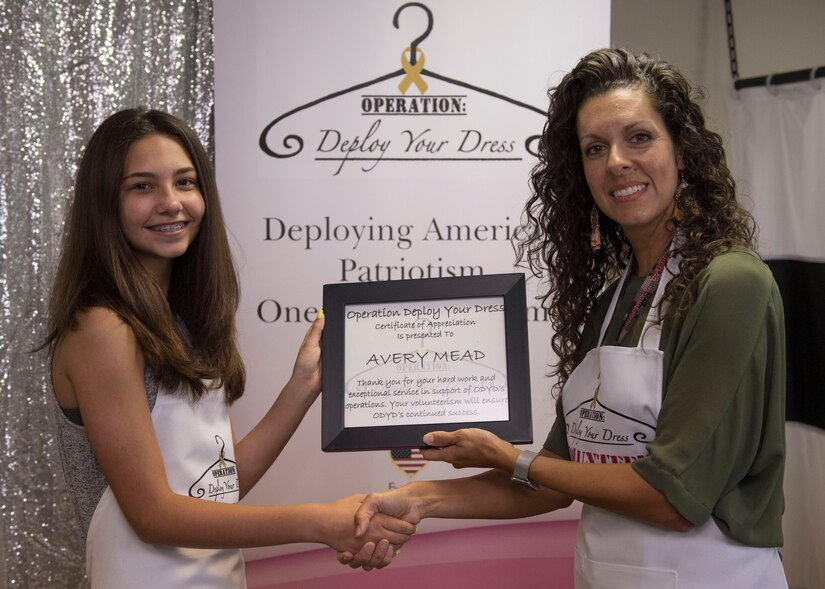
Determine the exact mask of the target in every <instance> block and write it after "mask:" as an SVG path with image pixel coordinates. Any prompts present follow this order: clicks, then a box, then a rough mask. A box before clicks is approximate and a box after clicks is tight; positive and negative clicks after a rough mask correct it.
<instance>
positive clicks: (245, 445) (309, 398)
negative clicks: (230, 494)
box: [235, 313, 324, 497]
mask: <svg viewBox="0 0 825 589" xmlns="http://www.w3.org/2000/svg"><path fill="white" fill-rule="evenodd" d="M323 330H324V316H323V313H319V314H318V317H317V318H316V319H315V321H314V322H313V323H312V325H311V326H310V328H309V330H308V331H307V333H306V336H305V337H304V341H303V343H302V344H301V348H300V349H299V350H298V357H297V358H296V360H295V366H294V367H293V369H292V376H291V378H290V379H289V382H287V384H286V386H285V387H284V388H283V390H282V391H281V394H280V395H278V398H277V399H275V402H274V403H273V404H272V407H270V409H269V411H267V413H266V415H264V417H263V419H261V421H259V422H258V424H257V425H256V426H255V427H254V428H253V429H252V430H251V431H250V432H249V433H248V434H247V435H246V436H244V437H243V439H242V440H241V441H239V442H238V443H237V444H236V445H235V462H236V463H237V465H238V479H239V483H240V490H241V497H243V496H244V495H246V493H248V492H249V490H250V489H252V487H254V486H255V484H256V483H257V482H258V481H259V480H260V478H261V477H262V476H263V475H264V473H265V472H266V471H267V470H268V469H269V467H270V466H272V463H273V462H275V459H276V458H278V456H279V455H280V454H281V451H282V450H283V449H284V447H285V446H286V444H287V442H289V440H290V438H292V434H294V433H295V430H297V429H298V426H299V425H300V423H301V420H302V419H303V418H304V416H305V415H306V413H307V411H309V408H310V407H311V406H312V404H313V403H314V402H315V399H317V398H318V394H319V393H320V392H321V334H322V333H323Z"/></svg>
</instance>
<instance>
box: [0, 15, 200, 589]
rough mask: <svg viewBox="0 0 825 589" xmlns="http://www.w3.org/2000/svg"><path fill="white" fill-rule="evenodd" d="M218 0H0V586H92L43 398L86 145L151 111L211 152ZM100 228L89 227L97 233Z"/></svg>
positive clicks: (47, 406)
mask: <svg viewBox="0 0 825 589" xmlns="http://www.w3.org/2000/svg"><path fill="white" fill-rule="evenodd" d="M213 102H214V98H213V53H212V1H211V0H204V1H198V0H166V1H162V0H154V1H153V0H98V1H92V0H85V1H84V0H0V118H1V119H2V126H0V133H2V139H0V304H2V309H3V317H2V327H0V329H2V331H1V332H0V433H1V434H2V444H3V446H2V449H3V461H2V465H0V472H2V475H0V476H1V477H2V478H0V519H2V521H1V522H0V550H2V555H0V556H2V559H1V560H0V585H2V586H3V587H31V588H40V587H43V588H46V587H48V588H52V587H56V588H62V587H66V588H69V587H82V586H83V585H84V584H85V580H84V575H83V566H84V563H83V562H82V560H81V557H80V553H81V547H80V543H79V541H78V539H77V538H76V531H75V529H74V527H73V526H74V524H73V510H72V508H71V506H70V504H69V500H68V498H67V495H66V489H65V483H64V481H63V475H62V471H61V469H60V464H59V454H58V449H57V445H56V440H55V431H54V418H53V416H52V412H51V408H50V405H49V402H48V399H47V398H46V395H45V392H44V391H45V383H46V382H47V378H48V372H47V367H46V365H45V355H44V354H43V353H38V354H31V353H29V350H31V349H32V348H34V347H36V346H37V344H38V343H39V341H40V339H41V338H42V337H43V336H44V335H45V329H44V327H45V313H46V309H47V300H48V292H49V288H50V284H51V281H52V277H53V272H54V268H55V264H56V262H57V257H58V253H59V242H60V236H61V228H62V224H63V217H64V213H65V210H66V206H67V204H68V202H69V198H70V195H71V190H72V181H73V177H74V173H75V171H76V166H77V160H78V157H79V154H80V152H81V149H82V146H83V144H84V143H85V141H86V140H87V139H88V138H89V136H90V135H91V133H92V131H93V130H94V128H95V127H96V126H97V124H98V123H100V122H101V121H102V120H103V119H104V118H106V117H107V116H108V115H109V114H111V113H112V112H114V111H116V110H118V109H121V108H126V107H131V106H136V105H141V104H142V105H146V106H149V107H153V108H160V109H163V110H167V111H169V112H171V113H173V114H175V115H177V116H179V117H181V118H182V119H183V120H185V121H187V122H189V123H190V124H191V125H192V127H193V128H194V129H195V131H196V132H197V133H198V134H199V136H200V137H201V139H202V140H203V142H204V144H205V145H206V147H207V149H208V150H209V152H210V153H212V152H213V149H212V112H213V108H212V107H213ZM94 230H95V228H94V227H89V231H94Z"/></svg>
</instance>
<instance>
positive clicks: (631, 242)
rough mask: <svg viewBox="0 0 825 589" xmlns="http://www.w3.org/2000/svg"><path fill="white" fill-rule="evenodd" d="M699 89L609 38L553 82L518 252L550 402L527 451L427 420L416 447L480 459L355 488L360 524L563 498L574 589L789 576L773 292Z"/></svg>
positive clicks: (458, 459)
mask: <svg viewBox="0 0 825 589" xmlns="http://www.w3.org/2000/svg"><path fill="white" fill-rule="evenodd" d="M697 98H698V96H697V93H696V91H695V90H694V89H693V88H692V87H691V85H690V84H689V83H688V81H687V80H686V79H685V78H684V77H683V76H682V74H681V73H680V72H679V71H678V70H677V69H676V68H675V67H673V66H671V65H669V64H667V63H665V62H663V61H660V60H657V59H653V58H651V57H649V56H647V55H638V56H637V55H633V54H631V53H629V52H628V51H625V50H622V49H603V50H599V51H595V52H593V53H591V54H589V55H587V56H586V57H584V58H583V59H582V60H581V61H580V62H579V63H578V65H577V66H576V67H575V68H574V69H573V70H572V71H571V72H570V73H569V74H567V75H566V76H565V77H564V78H563V79H562V81H561V82H560V84H559V85H558V86H557V87H556V88H555V90H554V91H553V92H552V93H551V95H550V108H549V112H548V120H547V123H546V125H545V128H544V133H543V136H542V140H541V144H540V147H539V164H538V165H537V166H536V167H535V168H534V170H533V173H532V186H533V191H534V193H533V196H532V197H531V198H530V200H529V201H528V203H527V206H526V209H525V238H524V240H523V241H522V243H521V244H520V255H521V256H522V257H526V259H527V262H528V263H529V265H530V267H531V269H532V270H533V273H534V274H536V275H538V276H541V277H542V278H544V280H545V281H546V285H547V290H546V291H545V293H544V295H543V299H544V303H545V305H546V306H547V308H548V309H549V315H550V318H551V321H552V323H553V327H554V328H555V334H554V336H553V338H552V347H553V350H554V351H555V352H556V354H557V355H558V363H557V364H556V365H555V367H554V372H553V374H554V375H555V376H557V377H558V381H557V383H556V384H555V386H554V390H555V391H556V392H557V393H558V396H557V406H556V422H555V424H554V425H553V427H552V429H551V431H550V434H549V436H548V437H547V440H546V442H545V444H544V448H543V450H542V451H541V453H540V454H536V453H534V452H530V451H526V450H525V451H519V450H517V449H516V448H514V447H513V446H512V445H511V444H509V443H507V442H505V441H503V440H501V439H499V438H498V437H496V436H494V435H492V434H490V433H489V432H486V431H484V430H480V429H465V430H458V431H455V432H432V433H430V434H427V435H426V436H425V437H424V442H425V443H426V444H427V445H429V446H432V448H430V449H427V450H425V451H424V452H423V453H424V456H425V457H426V458H428V459H430V460H443V461H446V462H449V463H452V464H453V465H454V466H455V467H457V468H463V467H487V468H492V469H493V470H490V471H488V472H486V473H484V474H481V475H479V476H475V477H470V478H465V479H456V480H452V481H430V482H422V483H413V484H410V485H407V486H406V487H403V488H402V489H400V490H398V491H396V492H391V493H381V494H375V495H371V496H368V498H367V500H366V501H365V503H364V505H363V506H362V507H361V509H360V510H359V513H358V516H357V517H358V520H359V522H360V525H361V526H362V529H365V527H364V526H365V524H366V522H368V521H369V517H370V515H372V514H375V513H378V512H383V513H388V514H392V515H395V516H397V517H405V518H407V519H409V520H410V521H413V522H417V521H418V520H419V519H421V518H424V517H473V518H476V517H488V518H508V517H523V516H527V515H532V514H536V513H542V512H546V511H550V510H553V509H556V508H559V507H563V506H567V505H569V504H570V503H571V502H572V501H573V500H578V501H581V502H582V503H583V504H584V505H583V508H582V515H581V522H580V526H579V535H578V539H577V549H576V558H575V578H576V587H577V588H579V589H582V588H602V587H610V588H633V589H638V588H646V587H656V588H663V587H678V588H679V589H686V588H696V589H700V588H701V589H706V588H708V587H755V586H758V587H766V588H776V587H780V588H784V587H787V583H786V581H785V577H784V572H783V569H782V564H781V561H780V558H779V554H778V547H779V546H781V545H782V528H781V516H782V511H783V507H784V503H783V502H784V499H783V491H782V482H783V471H784V384H785V373H784V364H785V349H784V325H783V311H782V302H781V299H780V296H779V292H778V289H777V287H776V284H775V282H774V280H773V277H772V275H771V273H770V271H769V269H768V268H767V266H766V265H765V264H764V263H763V262H762V261H761V260H760V259H759V257H758V256H757V255H756V254H755V253H754V251H753V250H754V247H755V243H754V235H755V225H754V222H753V219H752V218H751V216H750V215H749V214H748V213H747V212H746V211H745V210H744V209H743V208H742V207H741V205H740V204H739V202H738V201H737V198H736V192H735V186H734V181H733V179H732V177H731V174H730V172H729V170H728V168H727V166H726V165H725V157H724V152H723V149H722V142H721V139H720V137H719V136H718V135H717V134H715V133H713V132H711V131H709V130H708V129H707V128H706V126H705V120H704V117H703V115H702V112H701V109H700V107H699V106H698V104H697V103H696V99H697ZM514 483H515V484H514ZM341 559H342V560H344V561H351V563H354V564H357V563H358V562H359V560H358V558H357V557H354V558H353V557H351V555H349V554H345V555H343V556H342V557H341Z"/></svg>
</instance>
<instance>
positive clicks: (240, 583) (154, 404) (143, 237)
mask: <svg viewBox="0 0 825 589" xmlns="http://www.w3.org/2000/svg"><path fill="white" fill-rule="evenodd" d="M238 296H239V287H238V280H237V277H236V274H235V269H234V266H233V263H232V259H231V255H230V250H229V246H228V243H227V239H226V231H225V228H224V223H223V217H222V214H221V208H220V203H219V201H218V191H217V187H216V184H215V178H214V174H213V171H212V168H211V166H210V163H209V160H208V157H207V155H206V152H205V150H204V149H203V146H202V145H201V143H200V141H199V140H198V139H197V137H196V136H195V134H194V133H193V131H192V130H191V129H189V128H188V127H187V126H186V125H185V124H184V123H183V122H181V121H180V120H178V119H176V118H175V117H172V116H171V115H168V114H166V113H163V112H159V111H147V110H145V109H130V110H124V111H121V112H118V113H116V114H114V115H112V116H111V117H109V118H108V119H107V120H106V121H104V122H103V124H101V126H100V127H99V128H98V129H97V131H96V132H95V133H94V135H93V136H92V138H91V140H90V141H89V144H88V146H87V148H86V151H85V153H84V155H83V158H82V160H81V162H80V166H79V169H78V174H77V182H76V186H75V195H74V202H73V203H72V206H71V211H70V213H69V218H68V221H67V225H66V234H65V237H64V244H63V251H62V256H61V259H60V264H59V267H58V271H57V276H56V281H55V286H54V290H53V292H52V297H51V303H50V318H49V329H50V331H49V335H48V337H47V339H46V343H45V344H44V345H47V346H49V348H50V351H51V354H52V360H51V370H52V385H53V389H54V397H55V398H56V400H57V404H58V405H59V410H58V412H57V413H58V429H59V441H60V448H61V454H62V457H63V463H64V471H65V474H66V478H67V482H68V487H69V491H70V493H71V496H72V500H73V501H74V503H75V506H76V511H77V515H78V519H79V522H80V526H81V530H82V533H83V535H84V538H85V540H86V570H87V573H88V576H89V578H90V581H91V583H92V586H93V587H107V588H108V587H118V588H121V589H122V588H129V587H141V588H143V587H154V588H157V587H199V588H212V587H214V588H218V587H244V586H245V584H246V583H245V579H244V567H243V559H242V557H241V553H240V550H239V549H240V548H242V547H250V546H263V545H275V544H286V543H290V542H320V543H324V544H327V545H329V546H331V547H333V548H335V549H337V550H357V549H358V548H360V547H361V545H362V544H364V539H361V540H358V541H356V540H355V539H354V537H353V535H354V523H353V514H354V512H355V510H356V508H357V507H358V505H359V504H360V501H361V499H362V498H361V497H359V496H353V497H349V498H346V499H341V500H338V501H334V502H332V503H328V504H322V505H309V504H307V505H290V506H241V505H235V504H236V503H237V502H238V501H239V500H240V499H241V498H242V497H243V496H244V495H245V494H246V493H247V492H248V491H249V490H250V489H251V488H252V486H253V485H255V483H256V482H257V481H258V479H260V477H261V476H262V475H263V474H264V473H265V472H266V470H267V469H268V468H269V467H270V466H271V465H272V463H273V461H274V460H275V459H276V458H277V457H278V455H279V454H280V452H281V450H282V449H283V448H284V446H285V445H286V443H287V441H288V440H289V439H290V437H291V436H292V434H293V433H294V432H295V430H296V428H297V427H298V424H299V423H300V422H301V419H302V418H303V417H304V415H305V414H306V412H307V410H308V409H309V407H310V406H311V405H312V403H313V402H314V401H315V398H316V397H317V396H318V393H319V391H320V386H321V367H320V339H321V332H322V330H323V323H324V320H323V315H322V314H321V313H319V317H318V319H316V321H315V322H314V323H313V325H312V326H311V327H310V329H309V331H308V333H307V335H306V337H305V339H304V342H303V344H302V345H301V348H300V350H299V352H298V357H297V360H296V362H295V366H294V369H293V372H292V376H291V378H290V379H289V382H288V383H287V384H286V386H285V387H284V389H283V390H282V391H281V394H280V395H279V396H278V398H277V400H276V401H275V403H274V404H273V405H272V408H271V409H270V410H269V411H268V412H267V413H266V415H265V416H264V417H263V419H262V420H261V421H260V423H259V424H258V425H257V426H256V427H255V428H254V429H253V430H252V431H251V432H250V433H249V434H248V435H247V436H246V437H244V438H243V439H242V440H240V441H239V442H238V443H237V444H235V443H234V435H233V431H232V424H231V422H230V419H229V412H228V407H229V405H231V403H232V402H234V401H235V400H236V399H238V398H239V397H240V396H241V395H242V394H243V391H244V383H245V371H244V365H243V362H242V360H241V358H240V356H239V353H238V349H237V344H236V337H235V318H234V315H235V311H236V309H237V305H238ZM413 530H414V527H413V526H412V525H411V524H408V523H407V522H403V521H399V520H394V519H392V518H385V519H383V520H381V521H379V522H376V524H375V525H374V526H372V528H371V529H370V533H369V535H368V537H367V538H366V540H368V541H369V542H368V544H367V550H371V549H373V548H374V551H373V552H372V554H373V557H372V559H371V564H372V565H375V566H383V565H386V564H388V562H389V561H390V560H391V559H392V555H393V550H392V548H391V546H392V545H396V546H397V545H399V544H402V543H403V542H405V541H406V540H407V539H408V538H409V535H410V534H411V533H412V532H413ZM376 543H377V546H376Z"/></svg>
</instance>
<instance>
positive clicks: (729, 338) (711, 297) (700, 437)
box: [632, 252, 785, 546]
mask: <svg viewBox="0 0 825 589" xmlns="http://www.w3.org/2000/svg"><path fill="white" fill-rule="evenodd" d="M698 288H699V290H698V296H697V299H696V302H695V305H694V306H693V307H692V308H691V310H690V311H689V312H688V313H687V314H686V315H685V317H684V318H683V320H681V321H679V322H676V323H674V325H673V327H672V331H671V333H670V334H669V336H668V340H667V342H666V344H665V370H666V373H665V379H666V384H665V391H664V399H663V403H662V409H661V411H660V413H659V421H658V426H657V433H656V440H655V441H654V442H653V443H651V444H650V445H649V446H648V452H649V455H648V456H647V457H645V458H643V459H641V460H638V461H636V462H634V463H633V465H632V466H633V468H634V470H635V471H636V472H637V473H638V474H639V475H640V476H642V477H643V478H644V479H645V480H646V481H648V482H649V483H650V484H651V485H653V486H654V487H655V488H657V489H658V490H659V491H661V492H662V493H663V494H664V495H665V496H666V497H667V498H668V500H669V501H670V503H671V504H672V505H673V506H674V507H675V508H676V509H677V510H678V511H679V512H680V513H681V514H682V515H683V516H684V517H685V518H686V519H688V520H689V521H691V522H692V523H694V524H696V525H699V524H701V523H703V522H705V521H707V519H708V518H709V517H711V516H712V517H714V519H715V520H716V522H717V524H718V525H719V527H720V528H721V529H722V531H723V532H725V533H727V534H728V535H729V536H731V537H733V538H734V539H736V540H738V541H740V542H743V543H745V544H748V545H752V546H777V545H781V543H782V532H781V513H782V510H783V495H782V477H783V470H784V443H785V438H784V422H785V414H784V387H785V373H784V365H785V349H784V322H783V321H784V320H783V310H782V302H781V298H780V296H779V293H778V289H777V287H776V284H775V282H774V280H773V277H772V275H771V273H770V270H769V269H768V268H767V266H766V265H765V264H764V263H762V261H761V260H759V259H758V258H756V257H755V256H754V255H752V254H749V253H746V252H729V253H726V254H722V255H719V256H717V257H716V258H715V259H714V260H712V261H711V263H710V264H709V265H708V267H707V268H706V269H705V270H704V271H703V272H702V273H701V274H700V276H699V277H698Z"/></svg>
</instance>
